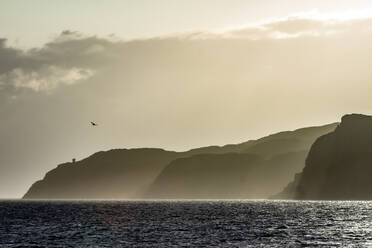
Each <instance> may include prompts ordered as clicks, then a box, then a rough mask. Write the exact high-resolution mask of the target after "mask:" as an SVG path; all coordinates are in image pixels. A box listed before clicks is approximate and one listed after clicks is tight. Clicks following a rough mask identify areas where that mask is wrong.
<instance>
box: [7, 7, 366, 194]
mask: <svg viewBox="0 0 372 248" xmlns="http://www.w3.org/2000/svg"><path fill="white" fill-rule="evenodd" d="M371 41H372V2H371V1H340V0H338V1H325V0H323V1H302V0H283V1H276V0H275V1H274V0H272V1H268V0H260V1H243V0H240V1H239V0H229V1H227V0H226V1H222V0H203V1H190V0H187V1H186V0H185V1H182V0H157V1H150V0H148V1H144V0H135V1H98V0H97V1H94V0H89V1H87V0H86V1H84V0H74V1H47V0H44V1H42V0H35V1H26V0H25V1H20V0H12V1H7V0H2V1H1V2H0V116H1V122H0V198H14V197H21V196H22V195H23V194H24V193H25V192H26V190H27V188H28V187H29V186H30V185H31V184H32V183H33V182H35V181H36V180H38V179H41V178H42V177H43V176H44V174H45V173H46V172H47V171H48V170H50V169H52V168H54V167H56V166H57V165H58V164H59V163H62V162H66V161H71V159H72V158H77V159H82V158H84V157H86V156H88V155H90V154H92V153H94V152H97V151H100V150H108V149H113V148H132V147H161V148H165V149H169V150H177V151H181V150H187V149H190V148H194V147H200V146H206V145H223V144H228V143H239V142H243V141H246V140H249V139H254V138H259V137H262V136H264V135H268V134H271V133H275V132H279V131H283V130H293V129H296V128H301V127H305V126H314V125H322V124H328V123H331V122H335V121H339V120H340V118H341V116H342V115H344V114H347V113H351V112H356V113H364V114H372V100H371V98H370V92H372V82H371V78H372V72H371V70H370V67H371V66H370V64H371V58H372V56H371V55H372V42H371ZM90 121H95V122H97V123H98V124H99V125H98V126H97V127H94V128H93V127H91V126H90Z"/></svg>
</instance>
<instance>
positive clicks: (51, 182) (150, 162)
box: [24, 149, 180, 199]
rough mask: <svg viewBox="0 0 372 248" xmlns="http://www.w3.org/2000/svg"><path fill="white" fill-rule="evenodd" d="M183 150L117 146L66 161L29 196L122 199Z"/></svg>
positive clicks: (140, 186)
mask: <svg viewBox="0 0 372 248" xmlns="http://www.w3.org/2000/svg"><path fill="white" fill-rule="evenodd" d="M179 156H180V154H178V153H176V152H170V151H165V150H162V149H131V150H127V149H117V150H111V151H107V152H98V153H95V154H93V155H92V156H90V157H88V158H86V159H83V160H81V161H78V162H75V163H65V164H61V165H59V166H58V167H57V168H55V169H53V170H51V171H49V172H48V173H47V174H46V175H45V177H44V179H43V180H40V181H37V182H36V183H34V184H33V185H32V186H31V188H30V189H29V190H28V192H27V193H26V194H25V196H24V198H26V199H30V198H33V199H51V198H55V199H91V198H96V199H100V198H102V199H107V198H111V199H122V198H131V197H136V196H137V195H138V194H140V193H141V191H142V190H143V189H144V187H146V186H147V185H149V184H150V183H151V182H152V181H153V179H154V177H156V176H157V175H158V174H159V173H160V171H161V170H162V169H163V168H164V166H165V165H166V164H167V163H169V162H170V161H172V160H174V159H175V158H178V157H179Z"/></svg>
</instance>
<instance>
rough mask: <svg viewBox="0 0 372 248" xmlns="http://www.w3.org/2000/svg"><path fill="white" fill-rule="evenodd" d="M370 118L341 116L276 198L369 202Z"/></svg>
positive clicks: (371, 190)
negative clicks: (294, 177)
mask: <svg viewBox="0 0 372 248" xmlns="http://www.w3.org/2000/svg"><path fill="white" fill-rule="evenodd" d="M371 176H372V116H365V115H358V114H352V115H345V116H344V117H342V121H341V123H340V125H339V126H338V127H337V128H336V130H335V131H334V132H331V133H329V134H326V135H323V136H321V137H319V138H318V139H317V140H316V142H315V143H314V144H313V145H312V147H311V150H310V152H309V155H308V157H307V159H306V166H305V168H304V169H303V172H302V173H301V175H300V176H298V177H297V179H296V180H295V181H294V182H292V183H291V185H292V186H289V187H287V188H286V189H285V190H284V192H282V193H281V194H280V195H279V196H280V197H282V198H294V199H320V200H324V199H327V200H363V199H372V180H371Z"/></svg>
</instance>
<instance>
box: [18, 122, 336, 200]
mask: <svg viewBox="0 0 372 248" xmlns="http://www.w3.org/2000/svg"><path fill="white" fill-rule="evenodd" d="M335 127H336V124H330V125H326V126H321V127H310V128H303V129H298V130H295V131H288V132H281V133H277V134H273V135H270V136H267V137H264V138H261V139H258V140H250V141H247V142H244V143H241V144H232V145H226V146H221V147H220V146H211V147H202V148H198V149H193V150H190V151H186V152H172V151H166V150H163V149H150V148H147V149H116V150H110V151H106V152H98V153H95V154H93V155H92V156H90V157H88V158H86V159H83V160H81V161H76V162H75V163H64V164H61V165H59V166H57V168H55V169H53V170H51V171H49V172H48V173H47V174H46V175H45V177H44V178H43V179H42V180H40V181H37V182H35V183H34V184H33V185H32V186H31V187H30V189H29V190H28V192H27V193H26V194H25V195H24V198H25V199H126V198H142V197H153V198H158V197H165V198H180V197H182V198H184V196H183V195H180V196H177V195H175V194H173V193H174V192H170V191H169V189H171V188H176V186H177V187H178V185H179V184H177V182H179V181H182V180H183V178H182V176H183V174H182V170H183V169H184V168H183V167H185V168H186V167H188V165H189V163H190V168H194V167H192V166H193V164H194V163H195V164H198V165H197V166H196V167H195V168H194V170H192V171H190V174H189V175H185V178H184V179H185V180H190V178H195V180H194V183H195V184H194V185H195V186H197V185H199V186H200V187H199V189H200V190H201V191H203V187H207V186H205V185H206V184H208V185H211V186H210V187H213V185H214V188H215V192H216V190H222V188H221V187H219V185H220V183H221V180H220V179H219V177H220V174H221V175H223V174H224V173H225V170H226V173H230V174H229V175H230V177H229V178H228V179H227V180H231V182H229V183H230V184H229V185H231V187H230V188H227V189H226V190H225V191H226V192H230V193H224V194H221V196H222V195H223V196H224V197H226V198H231V197H250V196H255V197H260V198H262V197H265V196H266V195H268V194H270V193H273V192H272V191H273V188H275V189H276V190H277V187H280V186H281V185H282V187H284V185H285V183H286V182H288V181H289V180H290V178H291V177H293V175H294V174H295V173H298V172H299V171H301V169H302V168H303V167H304V162H303V161H304V160H305V157H306V154H307V151H308V150H309V148H310V146H311V144H312V143H313V142H314V140H315V139H316V138H317V137H319V136H320V135H322V134H325V133H328V132H330V131H331V130H333V129H334V128H335ZM227 153H231V154H228V155H227ZM200 154H205V155H203V156H199V155H200ZM208 154H209V155H210V156H207V155H208ZM218 154H220V155H224V154H226V156H217V155H218ZM239 154H243V155H239ZM194 156H195V157H194ZM252 156H253V157H255V158H256V159H255V160H251V159H252V158H251V157H252ZM204 158H205V159H204ZM182 159H184V160H182ZM220 159H221V161H219V160H220ZM229 159H231V163H230V162H229ZM229 164H233V165H232V166H231V168H230V169H229V168H228V167H226V166H227V165H229ZM214 165H217V166H218V168H214V167H213V166H214ZM258 165H262V168H261V167H259V166H258ZM268 167H277V168H275V169H274V170H272V171H275V172H276V173H277V177H276V178H275V177H274V176H272V177H268V178H267V180H266V182H267V183H266V184H267V185H273V186H272V187H270V190H267V187H263V186H262V185H263V184H265V183H261V184H259V181H258V180H253V179H254V178H256V177H257V179H258V178H262V180H265V176H257V175H261V174H265V173H264V170H263V168H268ZM169 168H172V169H171V170H175V171H177V170H180V171H179V172H176V173H175V174H174V178H169V175H172V176H171V177H173V174H169V173H168V171H169ZM203 170H206V171H211V170H212V171H213V170H214V171H215V173H214V174H213V175H214V177H209V178H208V180H204V178H203V175H202V173H203V172H202V171H203ZM199 173H201V175H198V174H199ZM260 173H261V174H260ZM268 173H269V174H270V173H271V172H268ZM274 174H275V173H274ZM274 174H273V175H274ZM270 175H271V174H270ZM180 178H181V179H180ZM186 178H187V179H186ZM196 178H199V179H198V180H196ZM241 178H247V179H244V180H243V181H244V183H241V184H236V181H238V182H240V181H242V180H241ZM248 178H249V183H248V181H246V180H248ZM163 179H164V180H165V181H168V180H170V181H169V183H167V184H164V183H163V182H160V183H159V180H163ZM165 181H164V182H165ZM284 181H286V182H285V183H284ZM173 182H174V183H173ZM226 183H228V182H226ZM159 185H164V186H161V187H160V186H159ZM182 187H183V188H185V194H186V195H188V196H189V197H193V198H194V197H201V195H203V197H205V198H211V197H212V196H208V194H195V195H192V194H189V193H187V192H188V191H189V189H188V185H187V184H185V185H183V186H182ZM208 187H209V186H208ZM232 189H236V190H237V191H242V192H243V190H245V191H246V192H245V193H242V194H234V193H232ZM256 189H260V190H256ZM204 192H210V193H211V194H214V193H213V192H212V191H211V190H207V189H205V190H204ZM247 192H248V193H247ZM250 192H251V193H250ZM228 194H232V195H231V197H228ZM172 195H173V196H172ZM217 195H218V194H217V193H216V194H215V196H217Z"/></svg>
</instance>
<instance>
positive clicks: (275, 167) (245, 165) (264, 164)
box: [146, 151, 307, 199]
mask: <svg viewBox="0 0 372 248" xmlns="http://www.w3.org/2000/svg"><path fill="white" fill-rule="evenodd" d="M306 154H307V151H302V152H292V153H285V154H280V155H276V156H273V157H271V158H270V159H265V158H263V157H261V156H259V155H255V154H246V153H227V154H202V155H195V156H192V157H188V158H181V159H177V160H175V161H173V162H171V163H170V164H169V165H168V166H167V168H166V169H164V170H163V171H162V173H161V174H160V176H159V177H158V178H157V179H156V180H155V182H154V184H153V185H152V186H151V187H150V189H149V191H148V192H147V194H146V196H147V197H148V198H183V199H205V198H207V199H212V198H215V199H232V198H235V199H248V198H252V199H263V198H267V197H269V196H270V195H272V194H273V193H275V192H277V191H278V188H282V187H284V186H285V185H286V184H287V183H288V181H289V180H291V178H292V177H293V175H294V174H295V173H296V172H299V171H301V169H302V168H303V161H304V158H305V156H306Z"/></svg>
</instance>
